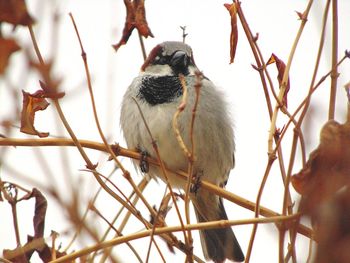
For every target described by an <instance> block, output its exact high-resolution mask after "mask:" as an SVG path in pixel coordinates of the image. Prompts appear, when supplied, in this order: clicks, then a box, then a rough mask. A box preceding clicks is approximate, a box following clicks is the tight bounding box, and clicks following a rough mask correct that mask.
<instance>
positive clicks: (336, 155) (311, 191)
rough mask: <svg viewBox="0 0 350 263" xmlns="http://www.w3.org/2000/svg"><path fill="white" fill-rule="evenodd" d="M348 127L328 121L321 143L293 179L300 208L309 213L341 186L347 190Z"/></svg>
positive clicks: (349, 171) (349, 169) (349, 165)
mask: <svg viewBox="0 0 350 263" xmlns="http://www.w3.org/2000/svg"><path fill="white" fill-rule="evenodd" d="M349 160H350V124H339V123H338V122H336V121H334V120H331V121H328V122H327V123H326V124H325V125H324V127H323V128H322V130H321V136H320V144H319V146H318V147H317V149H316V150H314V151H313V152H312V153H311V154H310V156H309V160H308V161H307V162H306V164H305V167H303V169H302V170H301V171H300V172H299V173H297V174H295V175H293V176H292V184H293V186H294V188H295V189H296V191H297V192H299V193H300V194H302V202H301V209H302V210H303V211H304V212H305V213H308V214H313V211H315V210H317V208H318V207H319V206H320V205H321V204H322V203H323V202H324V201H325V200H329V199H330V198H331V197H333V196H334V195H335V193H336V192H337V191H338V190H339V189H340V188H342V187H344V186H348V187H350V161H349Z"/></svg>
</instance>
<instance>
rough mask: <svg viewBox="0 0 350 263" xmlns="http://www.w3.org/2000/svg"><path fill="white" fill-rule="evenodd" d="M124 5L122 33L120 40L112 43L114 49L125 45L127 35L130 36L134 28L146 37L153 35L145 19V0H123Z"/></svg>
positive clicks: (127, 38) (116, 49)
mask: <svg viewBox="0 0 350 263" xmlns="http://www.w3.org/2000/svg"><path fill="white" fill-rule="evenodd" d="M124 4H125V7H126V19H125V24H124V29H123V35H122V38H121V39H120V41H119V42H118V43H117V44H115V45H113V48H114V49H115V51H118V49H119V48H120V47H121V46H122V45H125V44H126V43H127V42H128V40H129V37H130V36H131V33H132V31H133V30H134V29H135V28H136V29H137V30H138V31H139V33H140V34H141V35H142V36H144V37H145V38H147V37H149V36H150V37H153V34H152V32H151V29H150V28H149V26H148V23H147V20H146V10H145V1H144V0H124Z"/></svg>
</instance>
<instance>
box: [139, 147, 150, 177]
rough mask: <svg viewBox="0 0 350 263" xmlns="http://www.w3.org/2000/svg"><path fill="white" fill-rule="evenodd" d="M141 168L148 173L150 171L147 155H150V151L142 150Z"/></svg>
mask: <svg viewBox="0 0 350 263" xmlns="http://www.w3.org/2000/svg"><path fill="white" fill-rule="evenodd" d="M140 154H141V157H140V164H139V165H140V169H141V172H143V173H148V171H149V163H148V161H147V157H148V156H149V153H148V152H147V151H143V150H140Z"/></svg>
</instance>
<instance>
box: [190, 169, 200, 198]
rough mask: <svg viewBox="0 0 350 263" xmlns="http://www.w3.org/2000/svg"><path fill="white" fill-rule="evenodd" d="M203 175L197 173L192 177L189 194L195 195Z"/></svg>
mask: <svg viewBox="0 0 350 263" xmlns="http://www.w3.org/2000/svg"><path fill="white" fill-rule="evenodd" d="M202 175H203V171H198V172H197V173H195V174H194V175H193V182H192V185H191V188H190V192H191V193H194V194H197V191H198V190H199V188H200V187H201V177H202Z"/></svg>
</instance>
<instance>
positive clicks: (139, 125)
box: [120, 41, 244, 262]
mask: <svg viewBox="0 0 350 263" xmlns="http://www.w3.org/2000/svg"><path fill="white" fill-rule="evenodd" d="M196 71H198V68H197V67H196V65H195V62H194V58H193V54H192V49H191V47H190V46H188V45H186V44H184V43H181V42H172V41H169V42H164V43H161V44H159V45H157V46H156V47H155V48H153V50H152V51H151V52H150V54H149V56H148V58H147V59H146V61H145V62H144V64H143V65H142V67H141V72H140V74H139V76H138V77H136V78H135V79H134V80H133V82H132V83H131V85H130V86H129V88H128V89H127V91H126V93H125V95H124V98H123V102H122V107H121V116H120V124H121V128H122V130H123V133H124V137H125V140H126V143H127V145H128V148H131V149H138V150H140V151H142V152H146V153H147V154H149V155H150V156H151V157H153V158H157V155H156V153H155V151H154V148H153V146H152V141H151V138H150V136H149V134H148V132H147V129H146V126H145V123H144V122H143V120H142V117H141V114H140V111H139V109H138V107H137V105H136V103H135V101H133V99H136V100H137V102H138V104H139V106H140V108H141V111H142V113H143V115H144V118H145V120H146V123H147V125H148V127H149V129H150V131H151V133H152V136H153V138H154V140H155V141H156V143H157V146H158V148H159V152H160V157H161V159H162V160H163V162H164V163H165V164H166V166H167V167H168V168H169V169H170V170H173V171H177V170H184V171H186V170H187V168H188V158H187V157H186V156H185V154H184V152H183V150H182V149H181V147H180V145H179V142H178V140H177V139H176V136H175V131H174V129H173V127H172V121H173V116H174V114H175V112H176V111H177V109H178V106H179V104H180V103H181V100H182V96H183V88H182V85H181V83H180V80H179V74H182V75H184V77H185V81H186V86H187V89H188V98H187V102H186V108H185V110H184V111H183V112H182V114H181V115H180V116H179V118H178V127H179V131H180V133H181V136H182V138H183V140H184V142H185V144H186V145H187V147H188V148H190V145H191V144H190V121H191V119H192V109H193V106H194V103H195V98H196V95H195V94H196V93H195V88H194V84H195V82H196V76H195V72H196ZM223 97H224V95H223V94H222V93H221V92H220V91H219V90H218V89H217V88H216V87H215V85H214V84H213V83H212V82H211V81H210V80H209V79H208V78H205V77H204V78H203V79H202V81H201V88H200V95H199V103H198V106H197V112H196V118H195V123H194V131H193V138H194V145H195V161H194V163H193V168H194V174H195V175H196V176H200V179H203V180H206V181H209V182H211V183H213V184H215V185H218V186H220V187H224V186H225V184H226V182H227V179H228V176H229V173H230V170H231V169H232V168H233V167H234V162H235V159H234V149H235V143H234V135H233V129H232V124H231V121H230V116H229V113H228V110H227V105H226V103H225V101H224V98H223ZM148 173H149V175H150V176H151V177H156V178H157V177H158V178H161V179H162V180H164V181H165V178H164V175H163V173H162V171H161V169H160V168H158V167H153V166H152V167H149V171H148ZM168 177H169V182H170V184H171V186H172V187H176V188H182V189H185V187H186V182H185V181H183V180H181V179H179V178H177V177H176V176H175V175H174V174H171V173H168ZM190 199H191V201H192V203H193V205H194V209H195V214H196V216H197V220H198V221H199V222H207V221H213V220H224V219H227V215H226V212H225V209H224V206H223V202H222V199H221V198H219V197H218V196H216V195H214V194H212V193H210V192H209V191H206V190H205V189H201V188H200V187H199V189H197V191H196V192H195V193H191V194H190ZM200 238H201V244H202V248H203V253H204V256H205V258H206V259H208V260H209V259H211V260H213V261H214V262H223V261H225V259H230V260H234V261H239V262H241V261H243V260H244V255H243V252H242V250H241V247H240V245H239V244H238V241H237V239H236V237H235V235H234V233H233V231H232V229H231V228H218V229H208V230H201V231H200Z"/></svg>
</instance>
